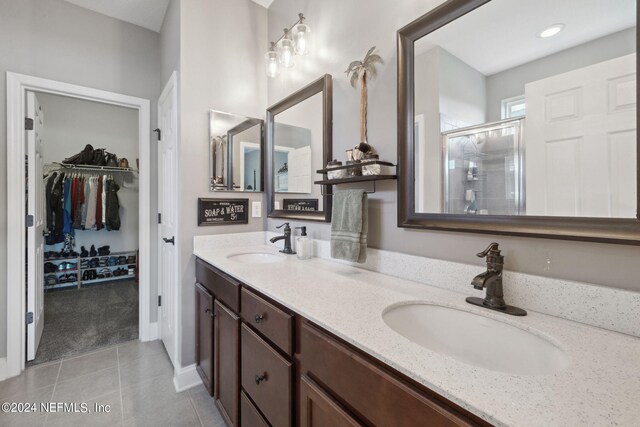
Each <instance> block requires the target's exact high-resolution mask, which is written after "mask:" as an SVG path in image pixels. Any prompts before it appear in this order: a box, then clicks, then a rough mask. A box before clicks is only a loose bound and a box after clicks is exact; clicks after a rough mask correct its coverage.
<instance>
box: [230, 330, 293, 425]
mask: <svg viewBox="0 0 640 427" xmlns="http://www.w3.org/2000/svg"><path fill="white" fill-rule="evenodd" d="M241 342H242V351H241V360H242V362H241V372H242V375H241V378H242V381H241V382H242V388H243V389H244V391H245V392H246V393H247V394H248V395H249V396H251V399H253V401H254V402H255V403H256V405H257V406H258V408H260V410H261V411H262V413H263V414H264V415H265V417H266V418H267V420H268V421H269V423H270V424H271V425H273V426H274V427H280V426H290V425H291V415H292V414H291V412H292V411H291V397H292V396H291V386H292V375H293V364H292V363H291V362H289V361H288V360H286V359H285V358H283V357H282V356H281V355H280V354H279V353H278V352H277V351H276V350H275V349H274V348H272V347H271V346H270V345H269V344H268V343H267V342H266V341H264V340H263V339H262V338H260V337H259V336H258V335H257V334H256V333H255V332H253V331H252V330H251V329H249V327H248V326H247V325H245V324H243V325H242V332H241Z"/></svg>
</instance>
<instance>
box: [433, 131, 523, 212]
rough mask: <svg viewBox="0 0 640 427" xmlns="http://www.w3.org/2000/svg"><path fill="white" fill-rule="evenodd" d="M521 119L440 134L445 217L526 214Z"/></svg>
mask: <svg viewBox="0 0 640 427" xmlns="http://www.w3.org/2000/svg"><path fill="white" fill-rule="evenodd" d="M523 120H524V118H520V119H517V120H506V121H501V122H496V123H488V124H485V125H481V126H472V127H467V128H464V129H456V130H453V131H449V132H444V133H442V140H443V154H444V164H443V169H442V170H443V171H444V177H443V183H444V188H443V192H442V194H443V206H444V212H445V213H450V214H468V215H521V214H524V208H525V207H524V203H523V201H524V200H525V199H524V194H523V188H524V185H523V184H524V183H523V174H522V157H523V155H522V153H521V150H520V147H521V141H522V126H523Z"/></svg>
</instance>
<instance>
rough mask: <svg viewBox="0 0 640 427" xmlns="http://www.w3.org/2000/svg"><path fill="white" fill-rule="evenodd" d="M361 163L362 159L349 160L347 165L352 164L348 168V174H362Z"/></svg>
mask: <svg viewBox="0 0 640 427" xmlns="http://www.w3.org/2000/svg"><path fill="white" fill-rule="evenodd" d="M360 163H361V162H360V160H347V166H351V167H350V168H349V169H347V175H349V176H362V166H361V165H360Z"/></svg>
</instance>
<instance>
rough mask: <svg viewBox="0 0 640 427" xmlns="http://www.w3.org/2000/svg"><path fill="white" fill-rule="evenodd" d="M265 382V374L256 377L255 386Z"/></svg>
mask: <svg viewBox="0 0 640 427" xmlns="http://www.w3.org/2000/svg"><path fill="white" fill-rule="evenodd" d="M266 380H267V373H266V372H265V373H264V374H262V375H256V384H257V385H260V383H261V382H262V381H266Z"/></svg>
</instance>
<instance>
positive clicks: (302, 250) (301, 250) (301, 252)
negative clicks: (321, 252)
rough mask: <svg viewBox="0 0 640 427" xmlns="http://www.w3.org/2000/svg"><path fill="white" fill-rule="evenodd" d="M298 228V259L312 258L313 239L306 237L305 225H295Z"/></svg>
mask: <svg viewBox="0 0 640 427" xmlns="http://www.w3.org/2000/svg"><path fill="white" fill-rule="evenodd" d="M296 229H299V230H300V237H298V238H297V239H296V252H297V255H298V259H310V258H313V241H312V240H311V239H310V238H309V237H307V227H296Z"/></svg>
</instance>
